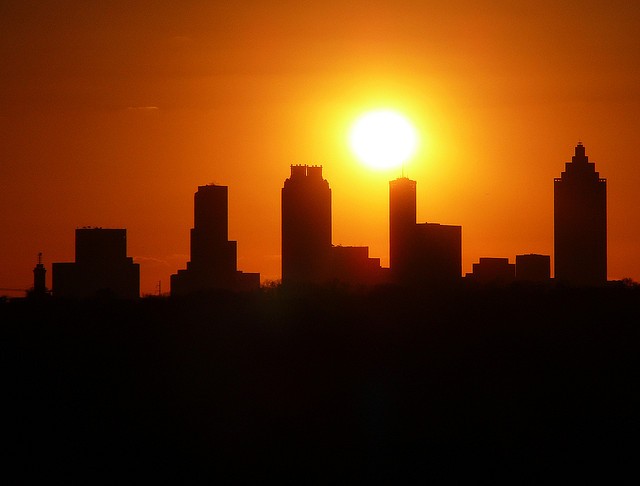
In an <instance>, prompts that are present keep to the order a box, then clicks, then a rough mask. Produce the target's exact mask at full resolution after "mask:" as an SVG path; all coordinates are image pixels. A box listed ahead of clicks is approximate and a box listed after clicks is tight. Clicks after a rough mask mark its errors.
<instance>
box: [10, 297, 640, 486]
mask: <svg viewBox="0 0 640 486" xmlns="http://www.w3.org/2000/svg"><path fill="white" fill-rule="evenodd" d="M0 323H1V324H0V332H1V337H2V370H3V381H2V383H3V391H4V393H3V395H4V398H3V401H4V402H5V405H8V407H6V411H5V412H4V417H3V418H4V420H3V422H5V424H6V432H5V433H4V434H3V435H4V442H5V446H6V448H7V452H6V453H5V455H4V457H5V459H6V462H7V467H8V469H6V470H7V471H17V472H18V473H19V474H20V477H21V478H23V479H24V480H25V481H28V480H30V479H34V478H36V477H40V478H42V477H45V478H49V479H50V480H53V479H62V478H75V479H78V478H80V479H82V480H86V482H98V481H102V480H118V481H120V480H122V481H124V480H128V479H135V480H154V481H157V480H168V478H174V477H176V475H177V477H178V478H181V479H180V480H181V482H193V481H194V479H195V480H201V481H202V482H209V480H210V479H225V480H229V479H230V480H231V482H251V483H266V482H267V481H268V480H271V479H278V480H280V481H281V482H283V483H285V484H310V483H319V484H327V483H330V482H331V483H337V482H345V481H346V482H351V483H356V482H357V483H360V482H385V483H390V484H393V483H401V484H406V483H408V482H413V481H414V480H415V481H416V482H420V483H424V482H427V483H432V484H439V483H452V484H485V483H495V482H509V483H511V484H548V483H557V482H575V481H576V480H580V481H583V480H585V479H588V480H591V481H593V482H596V483H602V482H610V483H615V484H620V483H621V482H624V481H626V480H629V484H637V480H638V476H639V474H638V471H637V453H638V440H639V439H638V437H639V432H640V421H639V413H640V412H639V410H640V408H639V407H640V389H639V385H638V383H639V378H640V361H639V356H640V353H639V351H640V292H639V291H638V289H637V288H622V287H620V288H612V289H604V290H570V289H554V290H551V289H544V288H509V289H458V290H455V291H453V290H449V291H442V290H441V291H438V292H435V291H430V292H427V291H421V292H418V291H414V292H408V291H404V290H402V289H397V288H381V289H376V290H373V291H371V292H368V293H362V292H360V293H357V292H347V291H344V290H340V289H336V288H325V289H307V290H306V291H295V292H293V291H288V292H287V291H283V290H282V289H268V290H264V291H261V292H259V293H254V294H227V293H224V294H223V293H221V294H213V295H202V296H194V297H192V298H188V299H154V298H147V299H142V300H140V301H136V302H126V301H110V300H96V301H85V302H72V301H55V300H52V301H46V302H40V303H38V302H30V301H12V302H7V303H4V304H2V305H0ZM7 474H9V473H8V472H7ZM225 482H228V481H225Z"/></svg>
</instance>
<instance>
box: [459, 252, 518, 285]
mask: <svg viewBox="0 0 640 486" xmlns="http://www.w3.org/2000/svg"><path fill="white" fill-rule="evenodd" d="M466 278H467V279H468V280H471V281H473V282H478V283H481V284H496V285H506V284H510V283H512V282H513V281H514V280H515V278H516V265H515V264H514V263H509V259H508V258H493V257H481V258H480V261H479V262H478V263H474V264H473V272H472V273H468V274H467V275H466Z"/></svg>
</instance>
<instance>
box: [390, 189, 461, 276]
mask: <svg viewBox="0 0 640 486" xmlns="http://www.w3.org/2000/svg"><path fill="white" fill-rule="evenodd" d="M389 260H390V267H391V276H392V278H393V280H394V281H395V282H397V283H401V284H407V285H424V284H427V285H434V284H442V283H445V284H446V283H452V282H456V281H458V280H459V279H460V278H461V275H462V226H451V225H442V224H438V223H422V224H417V223H416V182H415V181H412V180H410V179H408V178H406V177H401V178H398V179H396V180H393V181H390V182H389Z"/></svg>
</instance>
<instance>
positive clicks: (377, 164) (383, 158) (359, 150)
mask: <svg viewBox="0 0 640 486" xmlns="http://www.w3.org/2000/svg"><path fill="white" fill-rule="evenodd" d="M349 144H350V146H351V149H352V150H353V152H354V153H355V154H356V156H357V157H358V158H359V159H360V160H361V161H362V162H363V163H365V164H366V165H368V166H369V167H373V168H375V169H391V168H393V167H397V166H399V165H400V164H402V163H404V162H405V161H407V160H408V159H409V158H410V157H411V156H412V155H413V153H414V152H415V150H416V147H417V145H418V135H417V133H416V130H415V128H414V127H413V125H412V124H411V123H410V122H409V120H407V118H405V117H404V116H402V115H401V114H400V113H397V112H395V111H391V110H376V111H371V112H369V113H365V114H364V115H362V116H361V117H360V118H358V120H356V122H355V123H354V125H353V127H352V128H351V132H350V135H349Z"/></svg>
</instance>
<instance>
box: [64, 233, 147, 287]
mask: <svg viewBox="0 0 640 486" xmlns="http://www.w3.org/2000/svg"><path fill="white" fill-rule="evenodd" d="M75 243H76V248H75V256H76V258H75V262H73V263H54V264H53V275H52V293H53V295H54V296H56V297H74V298H83V297H92V296H95V295H98V294H107V295H112V296H114V297H120V298H127V299H134V298H137V297H139V296H140V265H139V264H137V263H133V259H132V258H131V257H128V256H127V230H126V229H105V228H78V229H76V242H75Z"/></svg>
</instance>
